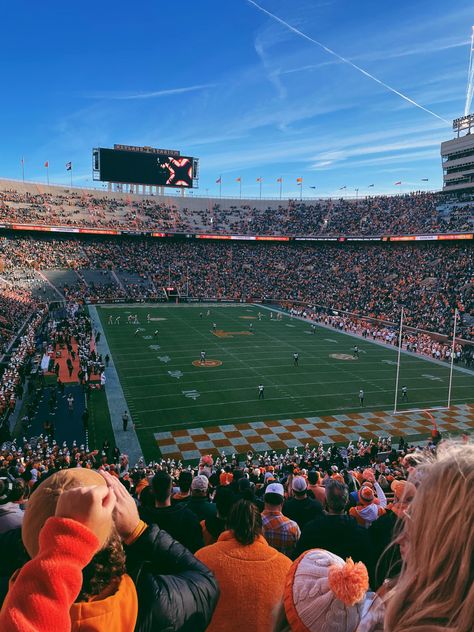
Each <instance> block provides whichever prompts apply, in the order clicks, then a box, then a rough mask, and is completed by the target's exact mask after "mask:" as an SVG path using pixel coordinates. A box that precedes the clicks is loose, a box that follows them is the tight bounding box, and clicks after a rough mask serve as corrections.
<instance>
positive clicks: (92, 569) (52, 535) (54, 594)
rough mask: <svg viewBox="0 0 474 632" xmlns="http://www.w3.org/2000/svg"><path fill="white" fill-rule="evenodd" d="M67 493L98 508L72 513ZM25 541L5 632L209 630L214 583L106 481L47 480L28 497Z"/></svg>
mask: <svg viewBox="0 0 474 632" xmlns="http://www.w3.org/2000/svg"><path fill="white" fill-rule="evenodd" d="M91 488H92V490H93V491H91ZM73 491H74V492H75V494H77V495H78V496H79V497H81V495H82V494H84V495H86V496H87V495H88V494H89V493H91V494H92V496H93V497H94V500H95V504H94V503H93V502H91V503H90V505H92V506H89V505H87V503H85V502H84V503H83V504H80V503H77V507H73V508H72V509H71V507H70V505H71V503H69V505H68V504H67V502H66V501H67V500H68V496H69V492H73ZM63 496H64V500H62V499H63ZM114 499H115V505H114ZM97 503H99V504H100V503H102V510H101V509H100V507H98V505H97ZM64 504H66V508H67V510H64V507H63V505H64ZM86 505H87V507H88V508H87V509H86ZM111 506H112V508H113V520H112V519H111V518H110V516H111V515H112V509H111ZM104 514H105V515H104ZM109 514H110V516H109ZM91 515H92V516H93V517H94V516H96V517H97V520H96V521H94V519H91V518H90V516H91ZM91 526H92V527H93V529H94V530H96V531H97V529H96V526H97V527H98V528H99V530H98V531H97V532H96V533H94V531H93V529H92V528H91ZM98 535H99V536H100V537H98ZM22 539H23V543H24V545H25V548H26V550H27V551H28V553H29V555H30V556H31V558H32V560H31V561H30V562H29V563H27V564H26V565H25V566H24V567H23V569H21V570H20V571H19V573H18V575H17V577H16V578H15V581H12V582H11V586H10V590H9V592H8V594H7V597H6V600H5V603H4V606H3V608H2V610H1V613H0V629H1V630H2V632H26V631H28V632H43V630H44V632H46V631H48V632H49V631H50V630H54V631H55V632H63V631H64V632H66V630H67V631H69V630H74V632H81V631H85V630H87V632H106V631H107V632H108V631H109V630H113V631H114V632H133V631H135V632H141V631H142V630H150V629H153V631H154V632H155V631H159V630H170V629H173V630H183V631H184V630H191V629H192V630H193V631H194V630H196V631H197V630H199V631H204V630H205V629H206V627H207V624H208V622H209V620H210V618H211V615H212V612H213V609H214V606H215V603H216V601H217V597H218V588H217V585H216V582H215V580H214V578H213V576H212V574H211V573H210V571H209V570H208V569H207V568H206V567H204V566H203V565H202V564H200V563H199V562H198V561H197V560H196V559H195V558H194V556H193V555H192V554H191V553H190V552H189V551H187V549H185V548H184V547H182V546H181V545H180V544H179V543H178V542H176V541H175V540H173V539H172V538H171V537H170V536H169V535H168V534H167V533H165V532H164V531H162V530H160V529H159V527H157V526H156V525H151V526H148V525H147V524H146V523H144V522H143V521H141V520H140V518H139V516H138V511H137V508H136V505H135V502H134V500H133V498H132V497H131V496H130V494H129V493H128V492H127V490H126V489H125V487H124V486H123V485H122V484H121V483H120V481H119V480H118V479H117V478H115V477H113V476H110V474H108V473H106V472H103V473H102V476H101V475H100V474H98V473H97V472H94V471H92V470H87V469H85V468H73V469H68V470H62V471H60V472H57V473H55V474H54V475H52V476H51V477H49V478H46V479H45V480H44V481H43V482H42V483H41V484H40V485H39V487H38V488H37V489H36V490H35V491H34V492H33V494H32V496H31V498H30V501H29V504H28V507H27V510H26V512H25V517H24V521H23V527H22ZM122 540H123V544H122ZM94 553H95V555H94ZM125 564H127V569H129V573H130V574H129V573H127V572H126V568H125ZM157 569H159V572H158V570H157ZM81 571H82V572H81ZM17 582H18V583H17ZM25 595H26V596H25ZM35 626H36V627H35Z"/></svg>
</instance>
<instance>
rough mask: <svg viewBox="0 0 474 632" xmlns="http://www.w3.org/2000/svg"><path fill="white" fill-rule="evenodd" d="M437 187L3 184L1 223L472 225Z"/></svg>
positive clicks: (164, 227) (346, 230) (425, 228)
mask: <svg viewBox="0 0 474 632" xmlns="http://www.w3.org/2000/svg"><path fill="white" fill-rule="evenodd" d="M445 202H446V200H445V198H444V197H443V196H442V195H441V194H437V193H420V192H418V193H416V194H410V195H399V196H390V197H389V196H372V197H366V198H361V199H357V200H355V199H344V198H340V199H337V198H335V199H326V200H325V199H321V200H314V201H298V200H288V201H285V202H274V201H270V200H269V201H268V204H267V206H266V207H265V205H261V204H260V205H259V206H258V207H257V206H254V205H252V203H251V202H248V201H243V202H239V203H238V204H237V203H235V202H234V203H233V204H229V203H227V204H226V203H225V202H223V201H222V200H221V199H202V200H201V203H199V201H198V200H195V199H194V200H193V201H192V203H191V202H187V201H186V200H185V199H183V200H180V199H179V198H176V199H174V200H172V199H171V198H165V199H159V198H157V199H153V198H150V197H137V196H130V195H129V196H126V195H125V196H124V195H120V196H116V197H114V196H113V195H105V194H103V193H101V192H100V191H95V192H93V191H86V190H84V191H71V190H66V189H58V190H57V191H55V190H54V189H52V190H51V192H48V193H46V192H43V193H38V192H36V193H34V192H25V193H20V192H19V191H17V190H15V189H10V190H4V191H0V222H2V221H5V222H12V223H15V222H16V223H28V224H34V225H38V224H46V225H59V226H67V227H91V228H104V229H107V228H113V229H123V230H142V231H145V230H148V231H152V230H158V231H175V232H182V233H196V232H213V233H226V234H236V235H255V234H258V235H297V236H298V235H299V236H302V235H306V236H316V235H326V236H330V235H333V236H334V235H336V236H339V235H398V234H402V235H403V234H405V235H407V234H413V233H417V234H432V233H443V232H452V231H456V232H460V231H467V232H469V231H472V229H473V213H474V206H473V204H472V202H471V203H469V202H466V203H463V204H459V205H452V208H451V210H450V212H449V213H448V214H447V215H446V216H445V215H443V214H441V213H440V212H439V211H438V207H439V206H440V205H441V206H443V205H444V204H445Z"/></svg>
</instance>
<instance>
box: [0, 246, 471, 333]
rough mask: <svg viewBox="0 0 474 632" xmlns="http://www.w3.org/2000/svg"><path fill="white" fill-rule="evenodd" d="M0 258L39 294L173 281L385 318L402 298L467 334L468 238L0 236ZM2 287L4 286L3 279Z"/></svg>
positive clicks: (118, 295) (433, 320) (410, 317)
mask: <svg viewBox="0 0 474 632" xmlns="http://www.w3.org/2000/svg"><path fill="white" fill-rule="evenodd" d="M0 258H2V259H3V261H4V262H5V271H6V276H5V274H4V275H0V277H1V276H3V277H4V278H5V279H16V282H15V291H18V292H22V293H23V294H24V296H30V297H31V296H34V297H35V298H36V300H47V299H48V298H49V299H51V297H52V296H54V289H53V287H54V288H56V290H57V292H56V299H57V298H58V297H61V295H62V296H63V297H67V298H68V299H70V300H76V299H89V300H92V301H97V300H102V301H103V300H107V299H108V300H112V299H124V298H126V297H127V298H131V299H137V300H145V299H147V298H153V297H154V298H155V299H159V300H160V299H163V287H165V286H166V285H167V284H168V283H169V282H170V281H171V282H172V283H173V284H175V285H177V287H178V288H179V290H180V292H181V294H182V295H189V296H190V297H194V298H200V299H206V298H217V299H232V300H264V299H266V300H269V299H277V300H290V301H303V302H305V303H309V304H312V305H318V306H321V307H324V308H328V309H333V310H340V311H347V312H351V313H353V314H359V315H362V316H371V317H375V318H381V319H385V320H388V321H392V322H393V321H395V322H396V321H397V320H398V318H399V314H400V308H401V306H402V305H404V306H405V308H406V324H407V325H410V326H413V327H418V328H421V329H426V330H428V331H434V332H438V333H441V334H446V335H449V334H450V333H451V332H452V326H453V315H454V308H455V307H457V308H458V309H459V310H460V313H461V317H462V322H461V327H460V329H459V334H460V336H461V337H465V338H467V339H470V338H471V337H472V324H473V323H472V317H471V315H472V312H473V308H472V305H473V296H472V275H473V248H472V246H471V245H470V244H469V245H464V244H460V243H456V244H451V243H448V244H445V243H440V244H437V243H436V244H433V243H431V242H428V243H420V244H414V245H411V244H376V243H363V244H357V243H350V242H348V243H345V244H331V243H324V244H311V245H303V244H278V243H277V244H268V243H265V244H249V243H245V242H244V243H238V242H233V243H227V242H224V243H221V242H212V243H209V242H207V241H206V242H205V243H202V242H200V241H190V240H179V241H170V240H167V241H166V242H165V241H160V242H157V241H148V240H145V241H143V240H136V239H124V238H120V239H119V240H117V239H112V238H111V239H103V238H102V239H100V240H98V239H90V238H88V239H82V240H80V239H73V238H71V239H66V238H62V239H49V238H36V239H33V238H27V237H16V236H9V237H8V238H7V237H3V238H0ZM33 279H34V281H33ZM4 292H5V293H8V292H11V290H9V289H8V286H7V289H5V290H4ZM25 300H26V299H25ZM29 300H31V298H30V299H29ZM18 302H19V301H17V302H13V303H12V306H15V305H16V304H17V303H18ZM20 304H22V303H21V302H20ZM22 305H23V304H22ZM32 305H33V304H32ZM32 305H31V306H30V307H32ZM12 309H13V311H14V307H12ZM25 310H26V308H25V307H23V312H22V313H24V312H25ZM8 311H9V310H8Z"/></svg>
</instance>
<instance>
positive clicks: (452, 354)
mask: <svg viewBox="0 0 474 632" xmlns="http://www.w3.org/2000/svg"><path fill="white" fill-rule="evenodd" d="M457 320H458V308H457V307H456V309H455V310H454V331H453V344H452V345H451V366H450V367H449V387H448V408H449V407H450V406H451V387H452V384H453V364H454V347H455V344H456V324H457Z"/></svg>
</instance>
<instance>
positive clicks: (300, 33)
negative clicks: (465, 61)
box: [247, 0, 450, 125]
mask: <svg viewBox="0 0 474 632" xmlns="http://www.w3.org/2000/svg"><path fill="white" fill-rule="evenodd" d="M247 2H248V3H249V4H251V5H253V6H254V7H256V8H257V9H258V10H259V11H261V12H262V13H265V15H268V16H269V17H270V18H272V20H275V21H276V22H278V23H279V24H281V25H282V26H284V27H285V28H287V29H289V30H290V31H291V32H293V33H294V34H295V35H298V36H299V37H301V38H303V39H305V40H306V41H308V42H311V43H312V44H314V45H315V46H318V47H319V48H321V49H322V50H324V51H326V53H328V54H329V55H332V56H333V57H335V58H336V59H338V60H339V61H341V62H343V63H345V64H347V65H349V66H351V67H352V68H354V70H357V71H358V72H360V73H361V74H362V75H364V76H365V77H367V78H368V79H371V80H372V81H375V83H378V84H379V85H380V86H382V87H383V88H385V89H386V90H388V91H389V92H392V93H393V94H396V95H397V96H399V97H400V98H401V99H404V100H405V101H407V102H408V103H411V105H414V106H415V107H417V108H418V109H420V110H423V111H424V112H426V113H427V114H430V115H431V116H434V117H436V118H437V119H439V120H441V121H444V122H445V123H447V124H448V125H449V124H450V123H449V121H448V120H446V119H444V118H443V117H442V116H439V114H436V112H433V111H432V110H430V109H428V108H426V107H424V106H423V105H421V104H420V103H417V102H416V101H415V100H413V99H411V98H410V97H409V96H407V95H406V94H403V92H400V91H399V90H397V89H395V88H394V87H392V86H390V85H389V84H388V83H386V82H385V81H382V80H381V79H379V78H378V77H376V76H375V75H373V74H372V73H370V72H368V71H367V70H365V69H364V68H361V66H358V65H357V64H354V63H353V62H352V61H351V60H350V59H347V58H346V57H343V56H342V55H339V53H337V52H336V51H334V50H333V49H331V48H329V47H328V46H326V45H325V44H323V43H322V42H320V41H318V40H316V39H314V38H313V37H310V36H309V35H306V33H303V31H300V30H299V29H297V28H295V27H294V26H292V25H291V24H289V23H288V22H286V21H285V20H283V19H282V18H280V17H278V16H277V15H275V14H274V13H271V12H270V11H268V10H267V9H265V8H264V7H262V6H261V5H260V4H258V3H257V2H255V0H247Z"/></svg>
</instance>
